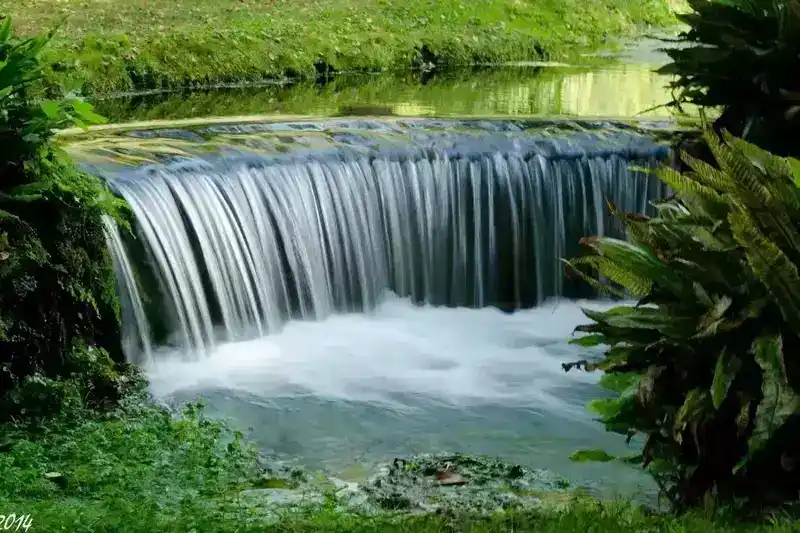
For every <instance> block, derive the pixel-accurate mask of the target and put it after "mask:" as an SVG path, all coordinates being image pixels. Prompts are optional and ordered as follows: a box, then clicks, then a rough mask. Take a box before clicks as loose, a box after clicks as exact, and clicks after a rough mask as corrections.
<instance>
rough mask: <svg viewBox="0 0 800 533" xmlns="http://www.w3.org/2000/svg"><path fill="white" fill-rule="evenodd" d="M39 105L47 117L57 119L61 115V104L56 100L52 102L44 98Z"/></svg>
mask: <svg viewBox="0 0 800 533" xmlns="http://www.w3.org/2000/svg"><path fill="white" fill-rule="evenodd" d="M39 107H41V108H42V111H44V114H45V115H47V118H50V119H53V120H57V119H58V118H60V117H61V104H59V103H58V102H53V101H52V100H45V101H44V102H42V103H41V104H39Z"/></svg>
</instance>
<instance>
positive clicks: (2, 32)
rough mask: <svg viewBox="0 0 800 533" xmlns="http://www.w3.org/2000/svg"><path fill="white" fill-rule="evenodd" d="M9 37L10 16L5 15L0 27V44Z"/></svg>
mask: <svg viewBox="0 0 800 533" xmlns="http://www.w3.org/2000/svg"><path fill="white" fill-rule="evenodd" d="M10 38H11V17H10V16H8V15H6V20H4V21H3V26H2V27H0V44H2V43H6V42H8V40H9V39H10Z"/></svg>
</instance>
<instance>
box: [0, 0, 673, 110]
mask: <svg viewBox="0 0 800 533" xmlns="http://www.w3.org/2000/svg"><path fill="white" fill-rule="evenodd" d="M0 13H4V14H9V15H11V16H12V17H13V18H14V20H15V25H16V27H17V29H18V31H19V32H21V33H22V34H33V33H36V32H38V31H42V30H43V29H45V28H49V27H52V26H54V25H56V24H57V23H58V21H60V20H62V19H63V18H64V17H66V20H65V22H64V23H63V24H62V26H61V28H60V30H59V32H58V34H57V37H56V39H55V41H54V45H53V46H52V48H51V49H50V50H49V51H48V52H47V54H46V56H45V62H46V63H48V64H49V67H48V68H47V69H46V72H45V81H46V82H47V84H48V85H49V86H50V87H51V88H56V87H61V88H63V90H64V91H67V92H69V91H74V92H78V93H84V94H89V95H97V94H103V93H113V92H125V91H133V90H141V89H156V88H168V87H176V86H199V85H215V84H229V83H245V82H253V81H257V80H262V79H264V78H282V77H285V76H290V77H295V76H313V75H315V74H317V73H319V72H320V71H323V72H324V71H329V70H330V69H335V70H338V71H354V70H355V71H383V70H387V69H407V68H412V67H415V66H421V65H423V64H427V63H434V64H437V65H440V66H453V65H463V64H468V63H476V62H477V63H481V62H493V61H503V60H534V59H541V58H557V57H562V56H564V54H566V53H567V51H569V50H573V51H574V50H575V49H580V48H586V47H596V46H598V45H601V44H602V43H604V42H606V41H607V39H608V38H609V37H610V36H621V35H626V34H630V33H631V32H633V31H634V30H635V29H637V28H641V27H642V26H644V25H663V24H666V23H669V22H670V21H671V20H672V18H671V15H670V12H669V8H668V3H667V2H666V1H665V0H590V1H586V0H537V1H535V2H534V1H531V0H484V1H482V2H467V1H462V0H436V1H434V0H406V1H404V2H392V1H389V0H311V1H306V0H272V1H264V0H135V1H130V2H129V1H125V0H82V1H78V0H66V1H57V0H0Z"/></svg>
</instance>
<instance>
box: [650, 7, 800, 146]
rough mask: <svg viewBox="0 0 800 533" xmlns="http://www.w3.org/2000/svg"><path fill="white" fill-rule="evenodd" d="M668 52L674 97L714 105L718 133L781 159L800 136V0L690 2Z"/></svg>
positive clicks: (682, 101) (678, 103)
mask: <svg viewBox="0 0 800 533" xmlns="http://www.w3.org/2000/svg"><path fill="white" fill-rule="evenodd" d="M689 5H690V7H691V11H690V12H689V13H686V14H681V15H678V18H679V19H680V20H681V22H683V23H684V24H685V25H686V26H687V27H688V29H687V30H686V31H684V32H682V33H681V34H680V36H679V41H680V42H681V43H682V44H684V45H685V46H682V47H678V48H670V49H667V50H665V52H666V53H667V54H668V55H669V56H670V57H671V59H672V63H670V64H668V65H665V66H664V67H663V68H661V69H660V70H659V71H658V72H660V73H662V74H668V75H674V76H676V77H675V81H673V82H672V83H671V88H672V90H673V92H674V95H675V97H674V100H673V102H672V104H671V105H673V106H676V107H678V108H680V107H681V106H682V104H685V103H691V104H695V105H697V106H701V107H719V108H721V110H722V115H721V116H720V118H719V119H718V129H720V130H721V129H727V130H728V131H730V132H731V133H733V134H735V135H737V136H740V137H742V138H745V139H746V140H750V141H752V142H755V143H756V144H758V145H759V146H762V147H765V148H768V149H770V150H772V151H773V152H777V153H781V154H783V155H786V154H790V153H792V151H793V150H794V149H796V146H797V145H796V144H795V143H793V142H792V140H793V138H794V136H796V135H797V133H798V132H799V131H800V115H799V114H798V112H799V111H800V70H798V68H797V65H798V57H800V0H689Z"/></svg>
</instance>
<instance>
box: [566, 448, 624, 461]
mask: <svg viewBox="0 0 800 533" xmlns="http://www.w3.org/2000/svg"><path fill="white" fill-rule="evenodd" d="M614 459H616V457H614V456H613V455H609V454H608V453H606V452H605V451H604V450H600V449H591V450H578V451H577V452H574V453H573V454H572V455H570V456H569V460H570V461H574V462H576V463H586V462H594V463H607V462H609V461H613V460H614Z"/></svg>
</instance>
